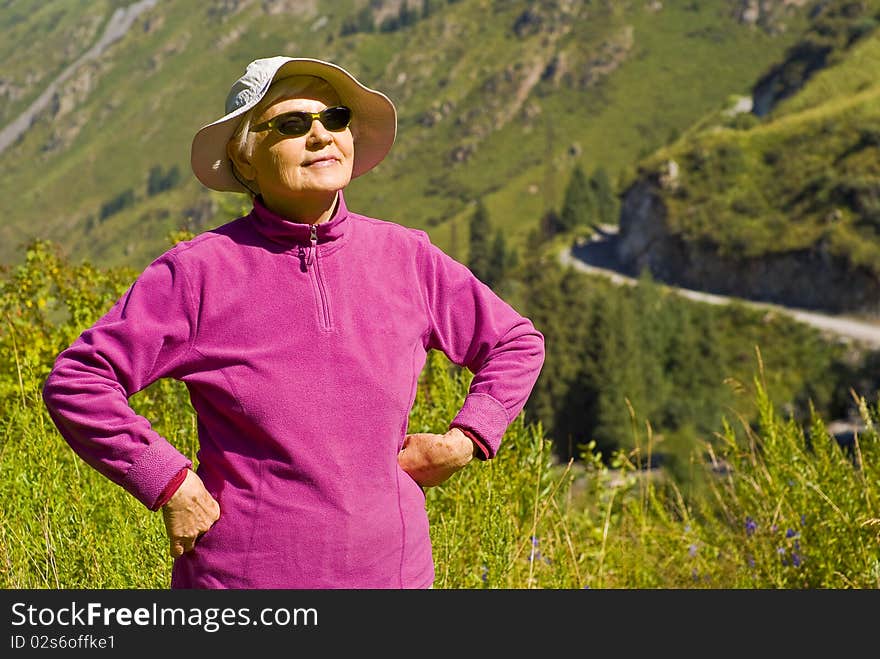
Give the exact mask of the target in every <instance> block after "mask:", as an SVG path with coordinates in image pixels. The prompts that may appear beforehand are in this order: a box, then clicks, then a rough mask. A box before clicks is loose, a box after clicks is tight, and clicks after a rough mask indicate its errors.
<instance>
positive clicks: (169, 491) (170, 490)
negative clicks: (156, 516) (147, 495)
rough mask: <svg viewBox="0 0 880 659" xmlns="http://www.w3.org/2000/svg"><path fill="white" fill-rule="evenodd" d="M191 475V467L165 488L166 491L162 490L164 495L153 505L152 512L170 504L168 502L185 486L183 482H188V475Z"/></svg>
mask: <svg viewBox="0 0 880 659" xmlns="http://www.w3.org/2000/svg"><path fill="white" fill-rule="evenodd" d="M188 473H189V467H184V468H183V469H181V470H180V471H179V472H177V475H176V476H175V477H174V478H172V479H171V481H170V482H169V483H168V485H166V486H165V489H164V490H162V493H161V494H160V495H159V499H158V500H157V501H156V503H154V504H153V507H152V508H150V510H159V508H161V507H162V506H164V505H165V504H166V503H168V500H169V499H170V498H171V497H173V496H174V493H175V492H177V490H178V489H179V488H180V486H181V485H183V481H185V480H186V475H187V474H188Z"/></svg>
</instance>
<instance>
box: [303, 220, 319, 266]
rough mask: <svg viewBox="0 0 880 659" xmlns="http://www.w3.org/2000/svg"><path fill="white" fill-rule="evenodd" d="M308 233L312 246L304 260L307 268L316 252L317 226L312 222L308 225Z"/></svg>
mask: <svg viewBox="0 0 880 659" xmlns="http://www.w3.org/2000/svg"><path fill="white" fill-rule="evenodd" d="M309 233H310V234H311V242H312V248H311V249H310V250H309V258H308V260H307V261H306V269H307V270H308V267H309V266H310V265H311V264H312V261H313V260H314V259H315V257H316V255H317V253H318V227H317V226H316V225H314V224H313V225H311V226H310V227H309Z"/></svg>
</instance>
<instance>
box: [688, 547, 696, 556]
mask: <svg viewBox="0 0 880 659" xmlns="http://www.w3.org/2000/svg"><path fill="white" fill-rule="evenodd" d="M688 554H689V555H690V557H691V558H693V557H694V556H696V555H697V546H696V545H691V546H690V547H688Z"/></svg>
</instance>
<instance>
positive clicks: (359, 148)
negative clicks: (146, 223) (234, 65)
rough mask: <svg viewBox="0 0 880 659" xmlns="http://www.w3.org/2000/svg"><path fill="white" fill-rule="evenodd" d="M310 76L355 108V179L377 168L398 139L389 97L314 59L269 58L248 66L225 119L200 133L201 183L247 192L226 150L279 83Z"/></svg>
mask: <svg viewBox="0 0 880 659" xmlns="http://www.w3.org/2000/svg"><path fill="white" fill-rule="evenodd" d="M295 75H309V76H315V77H318V78H323V79H324V80H326V81H327V82H329V83H330V84H331V85H332V86H333V88H334V89H335V90H336V93H337V94H339V98H340V100H341V101H342V103H343V105H347V106H348V107H349V108H351V114H352V119H351V130H352V134H353V135H354V138H355V141H354V166H353V169H352V175H351V176H352V178H355V177H356V176H360V175H361V174H364V173H366V172H368V171H369V170H371V169H372V168H373V167H375V166H376V165H378V164H379V163H380V162H381V161H382V159H383V158H384V157H385V156H386V155H387V154H388V151H389V150H390V149H391V145H392V144H394V138H395V136H396V134H397V110H396V109H395V107H394V103H392V102H391V99H389V98H388V97H387V96H386V95H385V94H383V93H382V92H379V91H376V90H375V89H370V88H369V87H366V86H364V85H362V84H361V83H360V82H358V81H357V79H355V77H354V76H353V75H351V74H350V73H349V72H348V71H346V70H345V69H343V68H342V67H340V66H337V65H336V64H333V63H331V62H325V61H324V60H319V59H312V58H309V57H281V56H278V57H267V58H263V59H258V60H254V61H253V62H251V63H250V64H248V65H247V68H246V69H245V73H244V75H242V76H241V77H240V78H239V79H238V80H236V81H235V83H234V84H233V85H232V87H231V88H230V90H229V94H228V95H227V97H226V114H225V115H224V116H223V117H221V118H220V119H218V120H217V121H214V122H212V123H210V124H207V125H206V126H203V127H202V128H200V129H199V131H198V132H197V133H196V135H195V137H194V138H193V141H192V150H191V156H190V162H191V164H192V169H193V172H194V173H195V175H196V178H198V179H199V181H201V182H202V183H203V184H204V185H205V186H207V187H209V188H211V189H212V190H219V191H221V192H248V190H247V188H245V187H244V186H243V185H242V184H241V183H239V182H238V180H236V178H235V176H234V175H233V173H232V163H231V162H230V161H229V156H228V155H227V154H226V144H227V142H229V138H231V137H232V134H233V133H234V132H235V129H236V128H237V127H238V123H239V121H240V120H241V118H242V116H243V115H244V114H245V113H246V112H247V111H248V110H250V109H251V108H252V107H254V106H255V105H256V104H257V103H259V102H260V100H261V99H262V98H263V96H265V94H266V92H267V91H268V90H269V87H270V86H271V85H272V83H273V82H275V81H276V80H280V79H282V78H287V77H289V76H295Z"/></svg>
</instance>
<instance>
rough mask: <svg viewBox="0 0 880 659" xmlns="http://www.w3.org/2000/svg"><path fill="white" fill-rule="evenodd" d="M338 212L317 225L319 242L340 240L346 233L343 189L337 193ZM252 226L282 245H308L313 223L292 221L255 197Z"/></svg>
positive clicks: (346, 212) (251, 219) (346, 213)
mask: <svg viewBox="0 0 880 659" xmlns="http://www.w3.org/2000/svg"><path fill="white" fill-rule="evenodd" d="M337 199H338V202H337V206H336V212H335V213H333V217H331V218H330V219H329V220H327V221H326V222H322V223H321V224H317V225H315V226H316V227H317V234H318V244H326V243H331V242H334V241H338V240H339V239H340V238H342V237H343V236H344V234H345V230H346V227H347V226H348V223H347V222H346V219H348V214H349V213H348V207H347V206H346V205H345V198H344V197H343V195H342V190H340V191H339V192H338V193H337ZM250 222H251V224H252V226H253V227H254V228H255V229H256V230H257V231H258V232H260V233H261V234H262V235H263V236H265V237H266V238H268V239H269V240H271V241H273V242H276V243H279V244H281V245H294V244H296V245H308V244H309V243H310V242H311V229H312V225H311V224H306V223H304V222H291V221H290V220H287V219H285V218H284V217H283V216H281V215H278V214H277V213H275V212H274V211H271V210H269V209H268V208H267V207H266V206H265V204H264V203H263V200H262V199H261V198H260V197H255V198H254V207H253V210H252V211H251V213H250Z"/></svg>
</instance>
